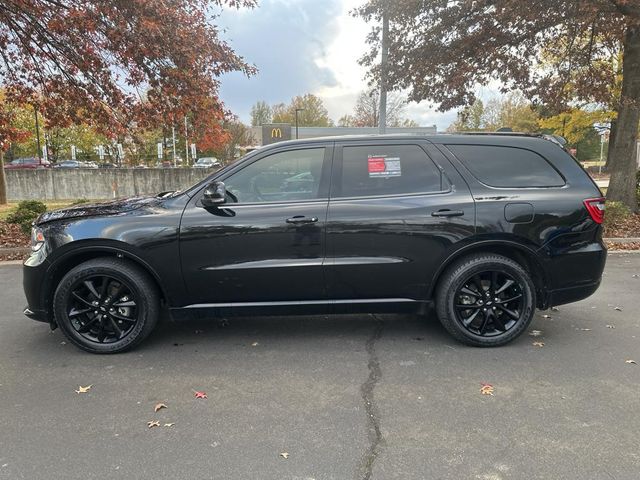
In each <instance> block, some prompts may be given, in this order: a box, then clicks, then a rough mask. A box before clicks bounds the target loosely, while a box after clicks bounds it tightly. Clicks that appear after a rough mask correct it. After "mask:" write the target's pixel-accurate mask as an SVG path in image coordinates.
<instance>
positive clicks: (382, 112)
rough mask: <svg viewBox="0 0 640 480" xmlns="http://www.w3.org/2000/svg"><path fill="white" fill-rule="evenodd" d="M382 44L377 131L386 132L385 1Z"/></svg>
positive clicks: (387, 58) (386, 31) (386, 46)
mask: <svg viewBox="0 0 640 480" xmlns="http://www.w3.org/2000/svg"><path fill="white" fill-rule="evenodd" d="M382 9H383V10H382V45H381V49H380V50H381V57H380V119H379V120H378V123H379V125H378V131H379V133H380V134H384V133H387V63H388V61H389V12H388V11H387V9H388V5H387V2H385V3H383V5H382Z"/></svg>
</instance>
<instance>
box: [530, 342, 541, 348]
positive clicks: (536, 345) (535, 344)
mask: <svg viewBox="0 0 640 480" xmlns="http://www.w3.org/2000/svg"><path fill="white" fill-rule="evenodd" d="M531 345H533V346H534V347H540V348H542V347H544V342H533V343H532V344H531Z"/></svg>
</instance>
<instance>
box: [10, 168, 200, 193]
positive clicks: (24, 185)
mask: <svg viewBox="0 0 640 480" xmlns="http://www.w3.org/2000/svg"><path fill="white" fill-rule="evenodd" d="M211 173H213V172H212V171H211V170H205V169H195V168H149V169H133V168H114V169H89V168H87V169H85V168H82V169H46V170H5V174H6V176H7V193H8V196H9V200H43V201H44V200H74V199H79V198H87V199H106V198H114V192H115V197H129V196H136V195H147V194H156V193H160V192H164V191H167V190H181V189H184V188H187V187H189V186H191V185H193V184H195V183H197V182H199V181H200V180H202V179H203V178H205V177H206V176H208V175H210V174H211Z"/></svg>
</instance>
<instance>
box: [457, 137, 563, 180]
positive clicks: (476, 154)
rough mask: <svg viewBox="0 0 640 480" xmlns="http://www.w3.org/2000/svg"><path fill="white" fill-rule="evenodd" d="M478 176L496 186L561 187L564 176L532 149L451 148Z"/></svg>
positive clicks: (496, 147) (478, 146)
mask: <svg viewBox="0 0 640 480" xmlns="http://www.w3.org/2000/svg"><path fill="white" fill-rule="evenodd" d="M447 148H449V150H451V151H452V152H453V154H454V155H455V156H456V157H458V158H459V159H460V160H462V161H463V162H464V164H465V165H466V166H467V168H468V169H469V170H470V171H471V173H472V174H473V176H474V177H476V178H477V179H478V180H480V181H481V182H482V183H484V184H486V185H489V186H492V187H561V186H563V185H564V184H565V182H564V179H563V178H562V177H561V176H560V174H559V173H558V172H557V171H556V170H555V169H554V168H553V167H552V166H551V164H549V162H548V161H547V160H546V159H545V158H544V157H542V156H540V155H538V154H537V153H535V152H533V151H531V150H525V149H523V148H515V147H500V146H493V145H448V146H447Z"/></svg>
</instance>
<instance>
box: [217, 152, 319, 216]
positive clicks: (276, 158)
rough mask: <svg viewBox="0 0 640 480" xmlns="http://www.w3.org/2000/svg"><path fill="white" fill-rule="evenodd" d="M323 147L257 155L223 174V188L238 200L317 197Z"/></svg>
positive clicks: (274, 200) (279, 199) (267, 200)
mask: <svg viewBox="0 0 640 480" xmlns="http://www.w3.org/2000/svg"><path fill="white" fill-rule="evenodd" d="M324 151H325V149H324V148H310V149H304V150H292V151H288V152H280V153H274V154H273V155H269V156H268V157H264V158H261V159H260V160H257V161H255V162H253V163H252V164H250V165H248V166H246V167H245V168H243V169H242V170H240V171H239V172H237V173H234V174H233V175H231V176H230V177H228V178H226V179H225V181H224V182H225V185H226V187H227V191H229V192H231V193H232V194H233V195H234V196H235V197H236V198H237V201H238V202H239V203H248V202H249V203H255V202H280V201H287V200H310V199H314V198H318V191H319V189H320V178H321V174H322V164H323V162H324ZM231 201H233V199H231Z"/></svg>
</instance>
